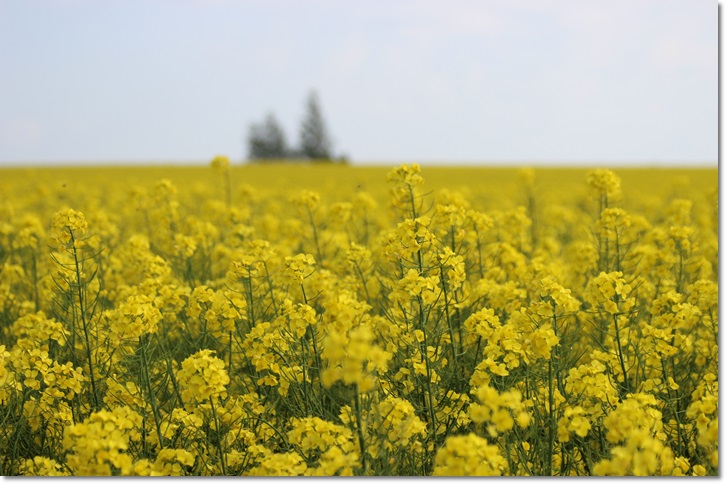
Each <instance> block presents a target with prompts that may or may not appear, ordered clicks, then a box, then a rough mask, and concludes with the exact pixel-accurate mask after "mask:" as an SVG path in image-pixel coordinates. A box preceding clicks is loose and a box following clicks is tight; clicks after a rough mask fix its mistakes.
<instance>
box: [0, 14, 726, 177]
mask: <svg viewBox="0 0 726 484" xmlns="http://www.w3.org/2000/svg"><path fill="white" fill-rule="evenodd" d="M717 26H718V17H717V2H715V1H706V0H437V1H429V0H368V1H362V0H356V1H353V0H146V1H140V0H103V1H100V0H0V164H3V165H8V164H13V165H23V164H29V163H30V162H39V163H41V164H51V163H87V162H104V163H106V162H135V163H141V162H156V163H158V162H203V163H206V162H208V160H210V159H211V158H212V157H213V156H214V155H216V154H226V155H228V156H230V158H232V159H233V160H240V159H242V158H243V157H244V156H246V147H245V145H244V137H245V135H246V133H247V129H248V126H249V124H250V123H252V122H257V121H260V120H262V119H263V118H264V116H265V115H266V114H267V113H268V112H274V113H275V114H276V116H277V117H278V119H279V120H280V121H281V123H282V125H283V127H284V128H285V131H286V133H287V136H288V141H290V142H291V143H292V144H296V143H297V140H298V129H299V124H300V121H301V119H302V116H303V114H304V109H303V106H304V101H305V98H306V96H307V94H308V92H309V91H310V90H311V89H315V90H317V91H318V93H319V96H320V100H321V106H322V111H323V115H324V117H325V120H326V121H327V124H328V128H329V130H330V132H331V135H332V137H333V139H334V141H335V145H334V149H335V152H336V153H341V152H342V153H346V154H348V155H349V156H350V157H351V159H352V161H353V162H354V163H366V162H369V163H376V164H380V163H388V162H390V163H397V162H421V163H427V162H429V163H434V162H451V163H459V164H461V163H475V162H489V163H498V164H501V163H510V164H511V163H526V164H530V165H531V164H534V165H537V164H539V163H545V162H548V163H555V164H573V163H586V162H589V163H600V164H602V163H607V164H611V165H617V164H623V163H627V164H634V163H635V164H645V165H653V164H661V165H663V164H685V163H688V162H694V161H695V162H698V163H699V164H701V165H709V166H716V163H717V161H716V160H717V157H718V153H717V136H718V132H717V130H718V125H717V120H718V119H717V114H718V105H717V104H718V99H717V90H718V70H717V66H718V31H717Z"/></svg>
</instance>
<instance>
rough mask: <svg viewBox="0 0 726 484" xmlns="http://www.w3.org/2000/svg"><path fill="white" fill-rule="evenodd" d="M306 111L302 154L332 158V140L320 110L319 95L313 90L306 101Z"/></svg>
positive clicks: (302, 132) (316, 157) (326, 158)
mask: <svg viewBox="0 0 726 484" xmlns="http://www.w3.org/2000/svg"><path fill="white" fill-rule="evenodd" d="M306 111H307V112H306V113H305V118H304V119H303V122H302V126H301V128H300V153H299V154H300V155H301V156H302V157H304V158H309V159H311V160H321V159H322V160H330V159H331V158H332V154H331V144H332V143H331V141H330V138H329V137H328V131H327V129H326V127H325V122H324V121H323V116H322V114H321V112H320V104H319V102H318V95H317V93H316V92H315V91H311V92H310V95H309V96H308V99H307V103H306Z"/></svg>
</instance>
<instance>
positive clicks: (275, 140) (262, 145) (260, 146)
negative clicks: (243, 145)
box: [247, 113, 290, 160]
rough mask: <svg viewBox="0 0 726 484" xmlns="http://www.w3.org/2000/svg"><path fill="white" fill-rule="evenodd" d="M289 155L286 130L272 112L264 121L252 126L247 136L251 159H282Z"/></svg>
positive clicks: (248, 151)
mask: <svg viewBox="0 0 726 484" xmlns="http://www.w3.org/2000/svg"><path fill="white" fill-rule="evenodd" d="M289 155H290V152H289V150H288V148H287V141H286V140H285V132H284V131H283V129H282V127H281V126H280V123H278V122H277V119H276V118H275V116H274V115H273V114H272V113H270V114H268V115H267V118H265V121H264V122H263V123H261V124H253V125H251V126H250V131H249V135H248V136H247V157H248V158H249V159H250V160H280V159H283V158H287V157H288V156H289Z"/></svg>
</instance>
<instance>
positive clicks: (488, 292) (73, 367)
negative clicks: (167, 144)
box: [0, 156, 719, 476]
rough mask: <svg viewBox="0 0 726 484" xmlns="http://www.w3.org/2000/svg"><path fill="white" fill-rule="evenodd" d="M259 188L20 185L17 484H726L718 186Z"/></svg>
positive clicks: (5, 398) (229, 178)
mask: <svg viewBox="0 0 726 484" xmlns="http://www.w3.org/2000/svg"><path fill="white" fill-rule="evenodd" d="M249 168H250V169H249V170H247V169H245V170H246V171H244V172H243V171H242V169H241V168H239V167H235V166H233V165H232V164H231V163H230V161H229V159H228V158H227V157H225V156H217V157H215V158H214V159H213V160H211V162H210V164H209V167H207V168H206V170H204V171H196V172H191V171H189V172H187V171H185V170H186V169H181V168H180V169H176V170H166V171H164V172H160V171H157V172H153V171H152V170H151V169H144V170H148V171H139V173H140V174H142V175H143V176H140V177H139V178H137V179H136V180H133V182H132V187H131V188H125V187H121V186H120V185H119V184H118V182H117V180H118V179H120V178H121V177H119V176H118V175H117V174H115V175H114V174H113V173H112V176H111V177H110V178H108V179H104V178H103V177H101V176H100V175H99V176H98V177H97V178H95V179H94V181H90V180H91V179H90V178H88V179H84V178H83V177H84V176H88V175H87V174H85V172H84V171H83V170H79V171H74V172H71V171H68V172H64V171H61V172H58V173H59V174H58V175H55V174H54V175H53V176H47V175H45V174H44V173H43V172H37V173H32V174H31V173H24V172H18V173H15V172H12V171H9V172H8V173H9V175H8V177H3V180H2V181H0V191H2V193H3V195H4V197H3V201H2V202H1V203H0V215H2V216H1V217H0V422H2V423H0V449H2V453H0V466H2V473H3V474H4V475H30V476H44V475H60V476H79V475H98V476H101V475H123V476H167V475H173V476H210V475H253V476H257V475H260V476H282V475H291V476H292V475H294V476H332V475H339V476H358V475H366V476H378V475H421V476H422V475H436V476H455V475H471V476H475V475H476V476H479V475H482V476H484V475H503V476H508V475H511V476H539V475H558V476H570V475H573V476H574V475H608V476H626V475H628V476H629V475H636V476H655V475H658V476H661V475H669V476H705V475H718V473H719V462H718V460H719V459H718V448H719V438H718V356H719V352H718V331H719V329H718V323H719V321H718V318H719V312H718V279H717V274H718V231H717V228H718V223H717V215H718V210H717V199H718V197H717V195H718V191H717V188H718V185H717V181H716V177H715V176H714V175H715V171H710V172H701V171H697V170H692V171H688V172H682V174H681V175H678V176H676V175H675V172H668V171H664V172H654V173H649V174H648V175H647V176H644V175H637V176H636V174H635V173H634V172H629V171H627V170H622V171H618V172H617V173H616V172H614V171H612V170H606V169H598V170H588V171H584V170H580V171H577V170H559V171H552V172H550V171H547V170H533V169H526V170H522V171H519V172H515V171H511V170H510V171H497V170H489V171H486V172H480V173H486V174H487V175H486V177H482V178H481V180H479V179H478V178H477V177H476V176H473V175H472V173H474V171H472V172H467V173H468V174H466V175H465V176H462V178H460V179H458V180H456V177H457V176H460V175H457V173H459V172H457V171H456V170H448V171H446V170H444V171H441V170H440V169H436V168H431V169H428V168H427V169H425V170H424V169H422V168H421V167H420V166H418V165H415V164H411V165H402V166H400V167H397V168H394V169H392V170H386V171H382V170H377V169H370V170H369V171H366V170H360V171H356V170H357V169H345V170H340V167H335V169H336V170H337V171H332V170H333V167H293V166H288V167H284V168H283V167H275V166H270V167H249ZM257 169H260V170H259V173H257V172H256V171H255V170H257ZM107 170H109V173H111V172H112V171H113V170H114V169H111V168H109V169H107ZM329 170H330V171H329ZM437 170H439V171H437ZM429 171H430V172H431V173H432V175H431V176H429V175H428V173H429ZM272 172H274V173H276V176H275V179H277V180H278V184H270V183H267V182H266V181H265V180H267V179H269V178H270V177H269V176H267V175H265V178H255V177H257V176H261V175H262V174H269V173H272ZM386 172H387V173H386ZM99 173H101V172H99ZM114 173H115V172H114ZM124 173H125V174H127V175H128V176H129V177H130V176H131V174H132V173H133V170H130V169H129V171H128V172H124ZM286 173H287V174H289V177H288V175H285V174H286ZM150 174H153V176H151V175H150ZM639 176H640V178H638V177H639ZM684 176H687V177H688V178H685V177H684ZM286 177H288V178H286ZM658 177H660V178H658ZM679 177H680V178H679ZM61 178H64V179H65V180H64V181H62V182H59V180H60V179H61ZM124 178H126V176H124ZM651 178H658V180H659V182H658V183H655V182H653V180H651ZM6 180H11V181H12V182H13V183H9V182H7V181H6ZM18 180H22V183H21V182H18ZM331 180H334V182H332V181H331ZM693 180H700V181H699V182H697V183H696V182H693ZM23 184H25V186H23ZM63 185H65V186H63Z"/></svg>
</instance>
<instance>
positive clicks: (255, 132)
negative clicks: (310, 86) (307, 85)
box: [247, 91, 348, 163]
mask: <svg viewBox="0 0 726 484" xmlns="http://www.w3.org/2000/svg"><path fill="white" fill-rule="evenodd" d="M305 109H306V112H305V117H304V118H303V121H302V125H301V126H300V141H299V145H298V146H297V147H295V146H288V144H287V137H286V136H285V131H284V130H283V129H282V126H280V123H279V122H278V121H277V118H276V117H275V115H274V114H272V113H269V114H268V115H267V117H266V118H265V120H264V121H262V122H261V123H254V124H252V125H251V126H250V128H249V133H248V135H247V158H248V159H249V160H250V162H253V163H266V162H279V161H286V162H323V163H347V162H348V159H347V156H345V155H334V154H333V148H332V141H331V139H330V136H329V135H328V130H327V127H326V125H325V121H324V120H323V116H322V113H321V110H320V103H319V101H318V96H317V94H316V93H315V91H312V92H311V93H310V94H309V95H308V98H307V102H306V104H305Z"/></svg>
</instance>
